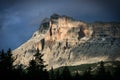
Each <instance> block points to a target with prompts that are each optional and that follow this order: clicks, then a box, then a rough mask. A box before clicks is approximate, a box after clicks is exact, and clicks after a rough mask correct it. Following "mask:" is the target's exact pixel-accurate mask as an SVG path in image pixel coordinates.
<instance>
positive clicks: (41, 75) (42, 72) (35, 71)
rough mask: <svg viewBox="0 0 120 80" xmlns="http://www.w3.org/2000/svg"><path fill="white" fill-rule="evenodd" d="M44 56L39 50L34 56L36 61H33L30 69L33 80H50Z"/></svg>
mask: <svg viewBox="0 0 120 80" xmlns="http://www.w3.org/2000/svg"><path fill="white" fill-rule="evenodd" d="M42 57H43V54H41V53H40V52H39V49H37V51H36V54H35V55H34V58H35V59H34V60H31V62H30V64H29V67H28V74H29V77H30V79H31V80H33V79H34V80H39V79H41V80H48V79H49V75H48V72H47V70H46V69H45V67H46V65H44V60H43V59H42Z"/></svg>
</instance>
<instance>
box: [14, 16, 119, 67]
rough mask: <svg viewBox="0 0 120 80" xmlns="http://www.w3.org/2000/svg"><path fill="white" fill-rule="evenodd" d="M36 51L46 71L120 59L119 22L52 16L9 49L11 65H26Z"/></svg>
mask: <svg viewBox="0 0 120 80" xmlns="http://www.w3.org/2000/svg"><path fill="white" fill-rule="evenodd" d="M36 49H39V50H40V52H41V53H42V54H44V56H43V58H44V60H45V64H48V66H47V68H48V69H49V68H51V67H53V68H57V67H60V66H74V65H80V64H85V63H95V62H99V61H101V60H103V61H114V60H120V23H117V22H94V23H87V22H84V21H77V20H74V19H73V18H71V17H68V16H65V15H64V16H60V15H58V14H53V15H51V16H50V18H45V19H44V20H43V21H42V22H41V25H40V28H39V29H38V30H37V31H36V32H35V33H34V34H33V36H32V37H31V38H30V39H29V40H28V41H27V42H25V43H24V44H22V45H21V46H20V47H18V48H17V49H15V50H13V57H14V59H15V61H14V63H13V64H14V65H16V66H17V65H20V64H23V65H24V66H28V65H29V61H30V60H32V59H34V57H33V54H34V53H35V52H36Z"/></svg>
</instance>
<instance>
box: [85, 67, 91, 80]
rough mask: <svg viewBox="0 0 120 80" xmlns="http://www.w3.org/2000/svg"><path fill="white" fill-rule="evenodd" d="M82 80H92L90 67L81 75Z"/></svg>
mask: <svg viewBox="0 0 120 80" xmlns="http://www.w3.org/2000/svg"><path fill="white" fill-rule="evenodd" d="M83 78H84V80H92V75H91V67H89V68H88V69H87V70H86V71H85V72H84V74H83Z"/></svg>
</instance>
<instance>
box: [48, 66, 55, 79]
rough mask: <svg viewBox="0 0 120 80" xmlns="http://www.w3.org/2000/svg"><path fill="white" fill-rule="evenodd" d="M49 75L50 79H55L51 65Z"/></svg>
mask: <svg viewBox="0 0 120 80" xmlns="http://www.w3.org/2000/svg"><path fill="white" fill-rule="evenodd" d="M49 76H50V80H55V73H54V70H53V67H51V70H50V73H49Z"/></svg>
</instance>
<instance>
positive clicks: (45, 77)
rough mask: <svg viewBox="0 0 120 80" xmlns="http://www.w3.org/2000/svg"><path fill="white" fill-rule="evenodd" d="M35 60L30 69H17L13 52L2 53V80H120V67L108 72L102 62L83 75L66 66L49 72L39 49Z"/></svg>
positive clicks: (0, 73) (0, 69)
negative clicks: (93, 70) (72, 71)
mask: <svg viewBox="0 0 120 80" xmlns="http://www.w3.org/2000/svg"><path fill="white" fill-rule="evenodd" d="M34 57H35V58H34V59H33V60H31V61H30V62H29V67H27V68H24V67H23V65H22V64H20V65H18V66H17V68H15V66H13V62H14V59H13V58H12V51H11V49H8V51H6V52H4V50H1V51H0V80H6V79H10V80H120V66H119V65H118V66H116V67H113V71H112V73H111V72H110V71H109V70H106V68H105V65H104V62H103V61H101V62H100V63H99V66H98V67H97V69H96V72H95V73H94V74H93V73H92V68H91V67H89V68H88V69H86V70H85V71H84V72H83V74H81V73H80V72H79V71H76V72H74V74H73V73H71V72H70V70H69V67H67V66H65V67H64V68H63V69H62V70H60V69H57V70H54V69H53V68H51V70H49V71H48V70H47V69H46V66H47V65H44V62H45V61H44V60H43V59H42V57H43V54H41V53H40V51H39V49H37V50H36V53H35V54H34Z"/></svg>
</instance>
